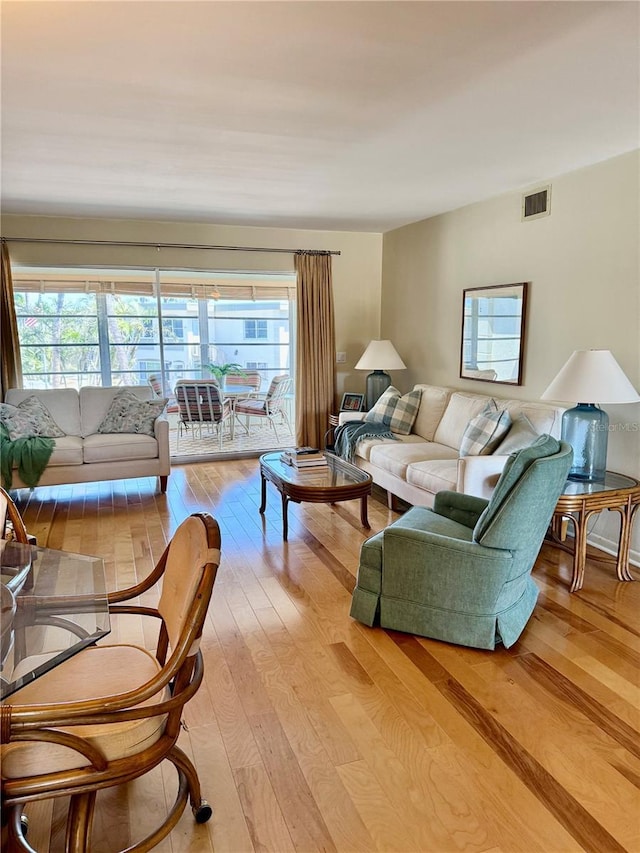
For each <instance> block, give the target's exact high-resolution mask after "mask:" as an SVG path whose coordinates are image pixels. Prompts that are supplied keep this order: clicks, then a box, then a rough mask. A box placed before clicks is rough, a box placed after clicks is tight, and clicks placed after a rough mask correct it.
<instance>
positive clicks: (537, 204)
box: [522, 186, 551, 222]
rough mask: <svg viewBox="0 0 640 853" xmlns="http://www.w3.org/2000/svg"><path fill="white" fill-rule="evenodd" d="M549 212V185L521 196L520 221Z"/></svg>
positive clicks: (535, 217)
mask: <svg viewBox="0 0 640 853" xmlns="http://www.w3.org/2000/svg"><path fill="white" fill-rule="evenodd" d="M550 213H551V186H546V187H540V189H537V190H534V191H533V192H529V193H525V194H524V195H523V196H522V221H523V222H524V221H525V220H529V219H539V218H540V217H541V216H549V214H550Z"/></svg>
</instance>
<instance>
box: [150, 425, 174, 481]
mask: <svg viewBox="0 0 640 853" xmlns="http://www.w3.org/2000/svg"><path fill="white" fill-rule="evenodd" d="M153 432H154V435H155V439H156V441H157V442H158V458H159V460H160V474H161V475H163V476H164V475H168V474H169V473H170V472H171V451H170V449H169V419H168V418H167V416H166V415H165V414H162V415H159V416H158V417H157V418H156V419H155V422H154V424H153Z"/></svg>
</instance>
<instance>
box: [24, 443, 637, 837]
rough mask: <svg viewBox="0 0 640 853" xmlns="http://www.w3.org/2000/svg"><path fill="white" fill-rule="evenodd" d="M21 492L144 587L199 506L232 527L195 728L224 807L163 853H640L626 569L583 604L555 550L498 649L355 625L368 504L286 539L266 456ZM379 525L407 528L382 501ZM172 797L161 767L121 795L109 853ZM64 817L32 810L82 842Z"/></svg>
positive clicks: (314, 512)
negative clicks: (264, 485) (515, 629)
mask: <svg viewBox="0 0 640 853" xmlns="http://www.w3.org/2000/svg"><path fill="white" fill-rule="evenodd" d="M19 494H20V501H19V503H20V506H21V508H22V509H23V512H24V515H25V518H26V522H27V527H28V528H29V530H30V531H32V532H34V533H35V534H36V535H37V537H38V541H39V542H40V543H41V544H46V545H48V546H50V547H53V548H61V549H65V550H71V551H80V552H83V553H88V554H96V555H100V556H102V557H104V558H105V559H106V564H107V569H108V574H109V579H110V583H111V585H112V586H115V585H116V584H117V585H119V586H124V585H129V584H131V583H132V582H133V581H134V578H136V577H138V578H139V577H141V576H143V575H145V574H146V573H147V572H148V571H149V570H150V569H151V566H152V565H153V563H154V562H155V561H156V560H157V559H158V558H159V556H160V554H161V552H162V550H163V548H164V546H165V543H166V542H167V540H168V539H169V538H170V536H171V535H172V533H173V531H174V530H175V528H176V526H177V524H178V523H179V522H180V521H181V520H182V519H183V518H185V516H187V515H188V514H189V513H191V512H194V511H196V510H203V509H204V510H207V511H209V512H211V513H212V514H213V515H214V516H215V517H216V518H217V519H218V521H219V523H220V526H221V530H222V537H223V539H222V541H223V559H222V564H221V569H220V572H219V574H218V580H217V582H216V587H215V589H214V593H213V601H212V605H211V609H210V615H209V618H208V623H207V626H206V631H205V636H204V656H205V666H206V676H205V683H204V685H203V687H202V688H201V690H200V691H199V693H198V694H197V695H196V697H195V698H194V699H193V700H192V702H191V703H190V704H189V705H188V706H187V711H186V726H187V728H186V730H185V731H184V732H183V734H182V735H181V744H182V745H183V747H184V748H185V749H186V750H187V751H188V752H189V753H190V754H191V755H192V756H193V758H194V760H195V764H196V766H197V768H198V771H199V774H200V778H201V781H202V785H203V789H204V794H205V796H206V797H207V799H209V801H210V802H211V803H212V805H213V806H214V815H213V818H212V820H211V821H210V822H209V823H208V824H206V825H203V826H196V825H195V823H194V822H193V819H192V816H191V813H190V812H189V811H187V812H186V813H185V815H184V816H183V818H182V820H181V822H180V824H179V825H178V827H177V828H176V829H175V830H174V831H173V833H172V834H171V836H170V837H169V839H167V840H165V842H164V843H163V844H162V845H161V846H160V847H158V848H157V849H158V850H160V851H172V853H178V851H191V853H196V851H197V853H201V852H202V853H211V851H215V853H249V851H261V853H264V851H273V853H287V851H316V850H323V851H366V853H369V851H374V850H384V851H398V852H399V853H423V852H425V853H426V851H433V853H443V851H464V853H472V852H473V853H474V852H475V851H478V853H480V851H485V853H490V851H491V853H499V852H500V851H502V853H512V852H513V853H515V851H522V853H533V851H540V853H560V851H575V850H588V851H594V853H608V851H621V850H626V851H631V853H637V851H640V796H639V790H638V789H639V787H640V738H639V734H638V732H639V728H640V720H639V717H640V715H639V711H638V708H639V706H640V702H639V695H638V694H639V679H638V673H639V663H640V629H639V621H638V614H639V612H640V608H639V605H640V583H626V584H624V583H620V582H617V581H616V580H615V575H614V571H613V567H612V566H611V565H609V564H606V563H602V562H597V561H595V560H590V561H589V564H588V566H587V571H586V578H585V584H584V588H583V589H582V591H581V592H579V593H577V594H574V595H570V594H569V593H568V580H569V576H570V570H569V561H570V558H569V556H568V555H567V554H566V553H564V552H562V551H560V550H558V549H556V548H554V547H552V546H550V545H545V546H544V547H543V550H542V552H541V555H540V557H539V559H538V563H537V566H536V569H535V572H534V576H535V578H536V580H537V582H538V584H539V586H540V588H541V595H540V599H539V603H538V606H537V607H536V610H535V612H534V615H533V617H532V619H531V620H530V622H529V624H528V626H527V628H526V630H525V632H524V634H523V635H522V637H521V639H520V641H519V642H518V643H517V644H516V645H515V646H514V647H512V648H511V649H509V650H508V651H506V650H504V649H500V650H498V651H495V652H485V651H478V650H472V649H465V648H462V647H456V646H452V645H446V644H444V643H439V642H436V641H432V640H427V639H423V638H417V637H413V636H410V635H406V634H399V633H394V632H388V631H383V630H380V629H373V630H372V629H369V628H366V627H364V626H362V625H360V624H359V623H357V622H354V621H353V620H351V619H350V618H349V615H348V611H349V603H350V591H351V589H352V588H353V584H354V577H355V573H356V567H357V563H358V552H359V548H360V544H361V542H362V541H363V539H364V538H365V535H366V532H365V531H363V530H362V529H361V528H360V525H359V503H358V502H357V501H355V502H351V503H343V504H338V505H335V506H333V507H330V506H324V505H295V504H292V505H291V509H290V538H289V542H288V544H285V543H283V542H282V539H281V523H280V500H279V496H278V495H277V493H276V492H275V491H274V490H272V488H271V486H269V493H268V496H269V506H268V509H267V515H266V521H265V522H264V523H263V522H262V520H261V517H260V515H259V513H258V506H259V503H260V482H259V475H258V473H257V463H256V461H255V460H246V459H245V460H241V461H225V462H210V463H200V464H192V465H189V466H181V467H175V468H174V470H173V472H172V475H171V478H170V484H169V490H168V492H167V494H166V496H163V495H157V494H155V483H154V482H152V481H151V480H131V481H128V482H126V481H125V482H117V483H114V484H109V483H103V484H94V485H89V486H74V487H58V488H47V489H45V488H43V489H37V490H36V491H35V492H34V493H33V494H32V495H30V494H29V492H28V491H22V492H20V493H19ZM380 498H383V496H382V495H380ZM369 517H370V521H371V524H372V528H373V531H377V530H379V529H381V528H382V527H384V526H385V525H386V524H388V523H389V522H390V521H392V520H393V519H394V518H395V517H397V515H396V514H395V513H392V512H391V511H390V510H388V509H387V507H386V505H385V503H384V502H383V500H375V499H374V500H372V501H370V511H369ZM112 636H113V637H115V639H123V638H125V637H126V638H131V639H133V640H134V641H136V642H140V638H141V637H142V629H141V628H140V626H139V625H138V624H136V625H133V626H132V625H131V624H130V625H129V626H128V627H127V628H126V629H124V628H121V627H120V628H117V629H116V630H115V631H114V634H113V635H112ZM172 783H173V779H172V777H171V773H170V771H169V770H167V771H166V772H165V771H163V770H158V771H157V772H156V774H155V775H151V776H149V777H147V778H145V779H144V780H142V781H139V782H137V783H135V784H134V785H131V786H130V787H129V789H128V790H123V791H120V792H115V793H114V792H111V793H107V794H104V795H101V796H102V799H100V798H99V814H98V817H97V821H96V825H95V831H94V844H93V847H92V850H93V851H94V853H102V851H107V850H113V849H121V848H122V847H125V846H126V845H127V844H128V843H130V839H132V838H135V837H140V834H141V833H143V832H144V831H145V829H146V828H147V827H148V826H150V825H153V823H154V815H155V814H156V813H157V812H160V811H162V810H163V809H164V803H165V798H167V799H171V797H172ZM64 808H65V804H64V802H60V803H58V804H56V805H55V806H51V805H49V804H42V805H39V806H38V807H33V808H31V810H30V815H31V829H30V834H29V838H30V840H31V841H32V843H33V844H34V845H35V846H36V847H37V849H38V850H41V851H46V850H51V851H59V850H61V849H62V848H61V843H62V827H63V822H64ZM51 826H52V829H50V827H51Z"/></svg>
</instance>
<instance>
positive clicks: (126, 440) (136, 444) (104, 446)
mask: <svg viewBox="0 0 640 853" xmlns="http://www.w3.org/2000/svg"><path fill="white" fill-rule="evenodd" d="M157 456H158V442H157V441H156V440H155V438H151V437H150V436H148V435H134V434H127V435H123V434H122V433H100V432H98V433H95V434H94V435H88V436H87V437H86V438H85V439H84V449H83V459H84V461H85V462H124V461H127V460H134V459H155V458H156V457H157Z"/></svg>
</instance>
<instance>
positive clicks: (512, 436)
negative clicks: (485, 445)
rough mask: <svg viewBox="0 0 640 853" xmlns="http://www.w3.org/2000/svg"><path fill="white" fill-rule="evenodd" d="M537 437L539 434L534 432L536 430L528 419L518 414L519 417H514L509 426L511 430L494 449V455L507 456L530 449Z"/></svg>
mask: <svg viewBox="0 0 640 853" xmlns="http://www.w3.org/2000/svg"><path fill="white" fill-rule="evenodd" d="M539 435H540V433H539V432H536V428H535V427H534V425H533V424H532V423H531V421H530V420H529V418H528V417H527V416H526V415H523V414H522V412H520V414H519V415H516V417H515V419H514V421H513V423H512V424H511V429H510V430H509V432H508V433H507V434H506V436H505V437H504V439H503V440H502V441H501V442H500V444H499V445H498V446H497V447H496V449H495V450H494V453H497V454H498V455H500V456H508V455H509V454H510V453H515V451H516V450H522V449H523V448H524V447H530V446H531V445H532V444H533V442H534V441H535V440H536V439H537V438H538V437H539Z"/></svg>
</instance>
